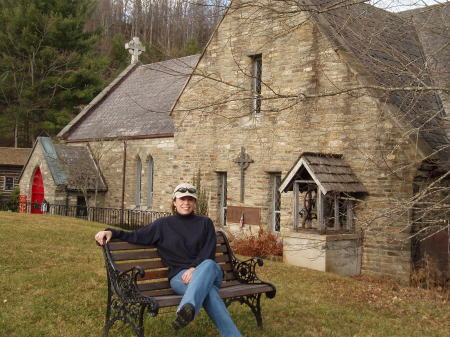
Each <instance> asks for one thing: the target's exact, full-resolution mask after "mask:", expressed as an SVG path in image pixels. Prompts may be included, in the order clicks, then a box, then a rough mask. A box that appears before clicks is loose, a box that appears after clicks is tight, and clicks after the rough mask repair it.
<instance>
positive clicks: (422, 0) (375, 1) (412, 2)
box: [370, 0, 448, 12]
mask: <svg viewBox="0 0 450 337" xmlns="http://www.w3.org/2000/svg"><path fill="white" fill-rule="evenodd" d="M446 2H448V1H442V0H370V3H371V4H372V5H374V6H376V7H380V8H383V9H385V10H388V11H390V12H400V11H406V10H409V9H414V8H418V7H425V6H431V5H436V4H442V3H446Z"/></svg>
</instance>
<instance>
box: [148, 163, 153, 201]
mask: <svg viewBox="0 0 450 337" xmlns="http://www.w3.org/2000/svg"><path fill="white" fill-rule="evenodd" d="M153 167H154V162H153V158H152V157H151V156H150V157H149V158H148V161H147V207H148V208H151V207H152V205H153Z"/></svg>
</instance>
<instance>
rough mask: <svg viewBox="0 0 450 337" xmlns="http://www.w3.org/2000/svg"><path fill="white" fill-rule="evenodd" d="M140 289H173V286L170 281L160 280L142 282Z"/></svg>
mask: <svg viewBox="0 0 450 337" xmlns="http://www.w3.org/2000/svg"><path fill="white" fill-rule="evenodd" d="M139 289H140V290H142V291H151V290H160V289H172V288H170V283H169V281H158V282H146V283H140V284H139Z"/></svg>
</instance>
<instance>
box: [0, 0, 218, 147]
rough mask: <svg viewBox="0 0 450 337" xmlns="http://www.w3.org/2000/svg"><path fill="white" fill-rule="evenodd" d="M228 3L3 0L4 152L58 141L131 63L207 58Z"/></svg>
mask: <svg viewBox="0 0 450 337" xmlns="http://www.w3.org/2000/svg"><path fill="white" fill-rule="evenodd" d="M225 3H226V1H224V0H192V1H186V0H74V1H65V0H45V1H40V0H4V1H2V3H1V5H0V6H1V7H0V146H18V147H29V146H31V145H32V144H33V142H34V140H35V139H36V137H37V136H39V135H49V136H53V135H56V134H57V133H58V131H59V130H60V129H61V128H62V127H63V126H65V125H66V124H67V123H68V122H69V121H70V120H71V119H72V118H73V117H74V116H75V115H76V114H77V113H78V112H79V111H80V107H82V106H83V105H84V104H87V103H88V102H89V101H90V100H91V99H92V98H93V97H95V95H96V94H97V93H98V92H99V91H100V90H101V89H102V88H103V87H104V86H105V84H106V83H108V82H110V81H111V80H112V78H114V77H115V76H116V75H117V74H118V73H119V72H120V71H121V70H122V69H124V68H125V67H126V66H127V65H128V64H129V62H130V55H129V54H128V52H127V51H126V50H125V49H124V44H125V43H126V42H128V41H129V40H130V39H131V38H132V37H133V36H138V37H139V38H140V39H141V41H142V42H143V43H144V45H145V47H146V52H145V53H143V54H142V55H141V57H140V60H141V61H142V62H143V63H150V62H155V61H160V60H166V59H170V58H174V57H180V56H185V55H191V54H195V53H198V52H200V51H201V50H202V48H203V46H204V45H205V44H206V42H207V41H208V39H209V36H210V35H211V32H212V30H213V29H214V27H215V26H216V24H217V22H218V20H219V19H220V17H221V15H222V14H223V10H224V8H225Z"/></svg>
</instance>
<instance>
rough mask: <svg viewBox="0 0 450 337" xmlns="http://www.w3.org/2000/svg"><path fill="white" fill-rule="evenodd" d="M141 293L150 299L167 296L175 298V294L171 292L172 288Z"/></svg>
mask: <svg viewBox="0 0 450 337" xmlns="http://www.w3.org/2000/svg"><path fill="white" fill-rule="evenodd" d="M143 293H144V294H145V295H146V296H150V297H157V296H168V295H173V296H177V294H175V292H174V291H173V290H172V288H169V289H167V288H166V289H158V290H145V291H143Z"/></svg>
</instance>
